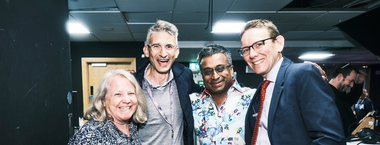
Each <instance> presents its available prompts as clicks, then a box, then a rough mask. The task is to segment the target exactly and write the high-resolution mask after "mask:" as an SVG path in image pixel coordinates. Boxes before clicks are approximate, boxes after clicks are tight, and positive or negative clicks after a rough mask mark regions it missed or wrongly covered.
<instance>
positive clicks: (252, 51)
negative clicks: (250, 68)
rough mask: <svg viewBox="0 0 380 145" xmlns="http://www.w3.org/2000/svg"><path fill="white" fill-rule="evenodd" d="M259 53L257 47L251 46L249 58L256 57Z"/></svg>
mask: <svg viewBox="0 0 380 145" xmlns="http://www.w3.org/2000/svg"><path fill="white" fill-rule="evenodd" d="M258 54H259V53H257V52H256V50H255V49H253V47H250V48H249V58H255V57H256V56H257V55H258Z"/></svg>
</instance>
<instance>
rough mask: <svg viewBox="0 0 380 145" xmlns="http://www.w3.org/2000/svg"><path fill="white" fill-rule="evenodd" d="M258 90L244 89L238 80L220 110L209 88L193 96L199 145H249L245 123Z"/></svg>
mask: <svg viewBox="0 0 380 145" xmlns="http://www.w3.org/2000/svg"><path fill="white" fill-rule="evenodd" d="M255 92H256V89H250V88H246V87H245V88H242V87H240V85H239V84H238V83H237V81H236V80H234V85H233V86H232V87H231V88H230V89H229V90H228V92H227V94H228V95H227V98H226V100H225V101H224V103H223V104H222V105H221V107H220V108H218V107H217V105H216V104H215V102H214V101H213V100H212V97H211V95H210V94H209V93H208V90H207V89H206V90H205V91H204V92H203V93H193V94H191V95H190V98H191V104H192V109H193V116H194V128H195V134H196V142H197V144H198V145H214V144H218V145H228V144H239V145H241V144H245V141H244V122H245V115H246V113H247V110H248V107H249V104H250V102H251V100H252V97H253V96H254V94H255Z"/></svg>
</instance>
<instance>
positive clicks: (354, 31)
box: [337, 7, 380, 57]
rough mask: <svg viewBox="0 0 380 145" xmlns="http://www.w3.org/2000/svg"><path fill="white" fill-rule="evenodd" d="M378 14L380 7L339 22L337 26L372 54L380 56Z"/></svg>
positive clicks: (379, 23)
mask: <svg viewBox="0 0 380 145" xmlns="http://www.w3.org/2000/svg"><path fill="white" fill-rule="evenodd" d="M379 14H380V7H378V8H376V9H373V10H371V11H369V12H366V13H364V14H361V15H359V16H357V17H355V18H352V19H350V20H347V21H345V22H343V23H340V24H338V25H337V26H338V27H339V29H341V30H342V31H344V32H345V33H346V34H348V35H349V36H350V37H352V38H353V39H355V41H357V42H358V43H360V44H361V45H363V46H364V47H365V48H367V49H368V50H369V51H371V52H372V53H373V54H375V55H377V56H378V57H380V48H379V47H378V40H379V34H380V29H379V25H380V21H378V20H377V19H378V18H379Z"/></svg>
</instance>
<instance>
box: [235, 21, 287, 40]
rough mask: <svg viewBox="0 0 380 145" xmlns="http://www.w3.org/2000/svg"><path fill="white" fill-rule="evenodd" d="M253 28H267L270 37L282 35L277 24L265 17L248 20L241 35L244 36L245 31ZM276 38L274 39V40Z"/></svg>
mask: <svg viewBox="0 0 380 145" xmlns="http://www.w3.org/2000/svg"><path fill="white" fill-rule="evenodd" d="M251 28H267V29H268V32H269V35H270V37H276V36H278V35H280V31H278V29H277V27H276V25H274V24H273V23H272V21H269V20H265V19H255V20H251V21H249V22H247V24H246V25H245V27H244V29H243V31H242V32H241V33H240V37H241V36H243V34H244V32H245V31H247V30H248V29H251ZM274 40H275V39H273V41H274Z"/></svg>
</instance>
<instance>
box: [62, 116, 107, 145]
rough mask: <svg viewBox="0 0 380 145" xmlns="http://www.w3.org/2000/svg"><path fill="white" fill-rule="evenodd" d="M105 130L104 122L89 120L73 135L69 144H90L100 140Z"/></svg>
mask: <svg viewBox="0 0 380 145" xmlns="http://www.w3.org/2000/svg"><path fill="white" fill-rule="evenodd" d="M105 130H106V127H105V123H104V122H98V121H95V120H90V121H88V122H87V123H86V124H84V125H83V126H82V127H81V128H80V129H79V130H78V132H76V133H75V134H74V136H73V137H72V138H71V139H70V141H69V144H82V143H92V141H96V140H100V139H102V134H104V133H106V132H105Z"/></svg>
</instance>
